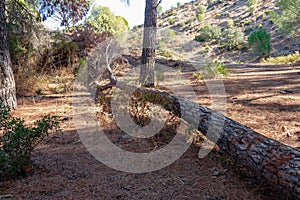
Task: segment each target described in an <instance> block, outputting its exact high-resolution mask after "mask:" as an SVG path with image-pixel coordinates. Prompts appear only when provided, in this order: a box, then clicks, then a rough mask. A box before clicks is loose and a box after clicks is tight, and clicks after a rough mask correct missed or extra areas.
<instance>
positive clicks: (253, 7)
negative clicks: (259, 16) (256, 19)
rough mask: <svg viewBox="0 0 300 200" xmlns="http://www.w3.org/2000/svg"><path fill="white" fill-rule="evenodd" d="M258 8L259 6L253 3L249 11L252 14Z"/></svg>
mask: <svg viewBox="0 0 300 200" xmlns="http://www.w3.org/2000/svg"><path fill="white" fill-rule="evenodd" d="M256 10H257V6H256V5H253V6H250V7H249V13H250V15H254V13H255V11H256Z"/></svg>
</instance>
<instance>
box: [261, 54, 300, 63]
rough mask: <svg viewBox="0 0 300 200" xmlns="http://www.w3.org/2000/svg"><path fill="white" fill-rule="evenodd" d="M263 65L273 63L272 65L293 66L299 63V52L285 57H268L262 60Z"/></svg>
mask: <svg viewBox="0 0 300 200" xmlns="http://www.w3.org/2000/svg"><path fill="white" fill-rule="evenodd" d="M262 62H263V63H273V64H293V63H297V62H300V54H299V51H296V52H295V53H294V54H289V55H287V56H278V57H270V58H267V59H263V60H262Z"/></svg>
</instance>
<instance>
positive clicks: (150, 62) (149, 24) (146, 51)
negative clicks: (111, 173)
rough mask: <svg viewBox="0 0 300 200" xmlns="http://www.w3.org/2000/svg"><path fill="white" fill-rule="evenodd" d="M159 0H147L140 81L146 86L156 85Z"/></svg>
mask: <svg viewBox="0 0 300 200" xmlns="http://www.w3.org/2000/svg"><path fill="white" fill-rule="evenodd" d="M157 5H158V1H157V0H146V8H145V18H144V19H145V21H144V36H143V37H144V38H143V52H142V63H141V64H142V67H141V72H140V79H141V80H140V81H141V84H142V85H144V86H148V87H151V86H154V85H155V80H154V67H155V42H156V29H157Z"/></svg>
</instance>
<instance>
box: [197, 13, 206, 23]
mask: <svg viewBox="0 0 300 200" xmlns="http://www.w3.org/2000/svg"><path fill="white" fill-rule="evenodd" d="M197 20H198V21H199V22H202V21H203V20H204V16H203V14H198V15H197Z"/></svg>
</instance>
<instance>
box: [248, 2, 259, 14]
mask: <svg viewBox="0 0 300 200" xmlns="http://www.w3.org/2000/svg"><path fill="white" fill-rule="evenodd" d="M257 2H258V0H248V1H247V3H246V4H247V6H248V7H249V13H250V14H251V15H253V14H254V13H255V11H256V9H257Z"/></svg>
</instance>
